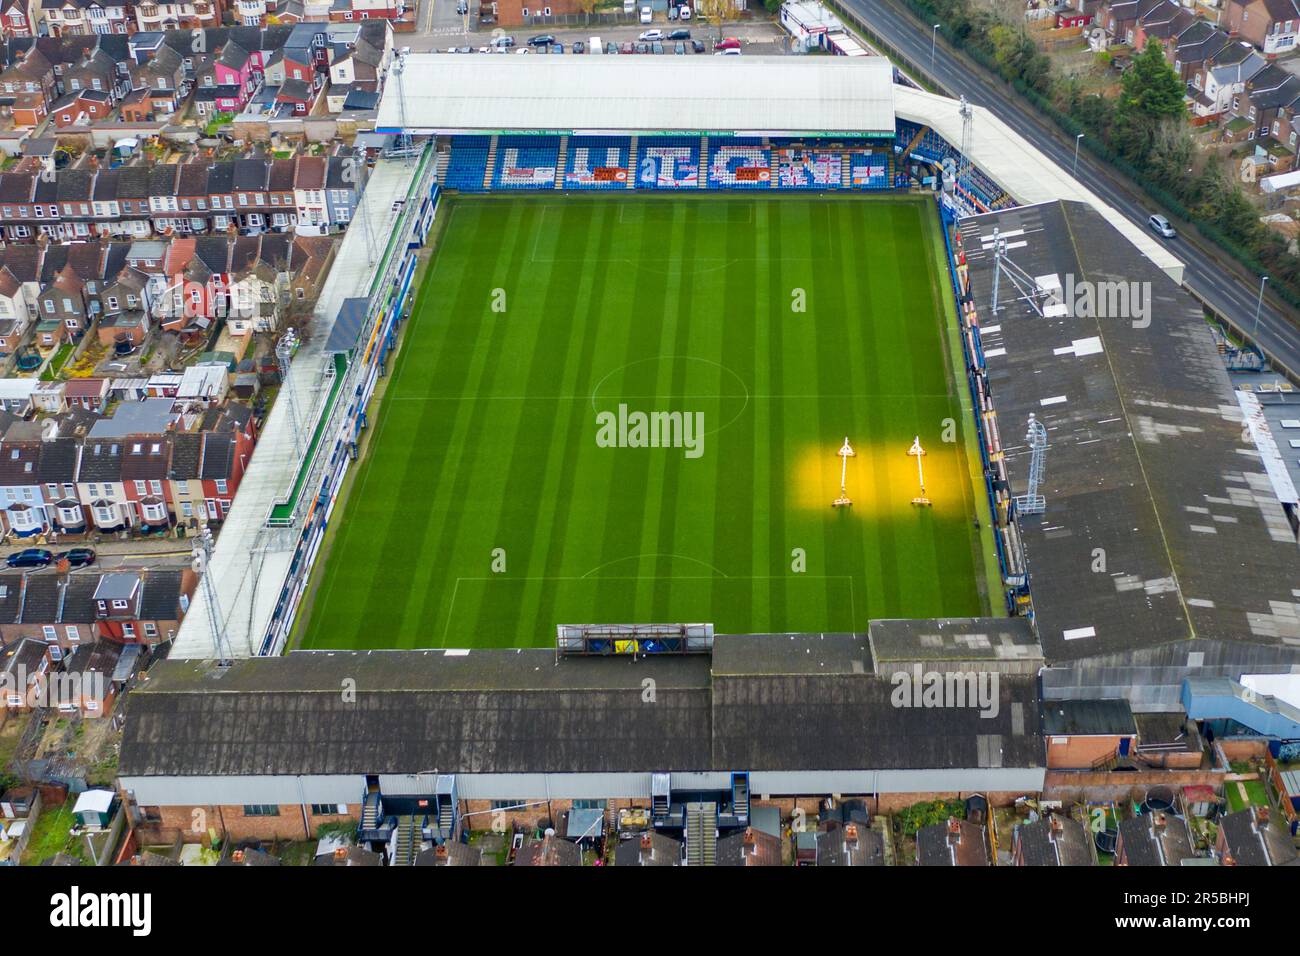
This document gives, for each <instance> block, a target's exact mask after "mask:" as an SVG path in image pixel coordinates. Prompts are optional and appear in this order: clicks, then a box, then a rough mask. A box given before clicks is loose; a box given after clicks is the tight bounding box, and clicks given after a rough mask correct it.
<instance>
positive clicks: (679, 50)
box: [673, 43, 686, 56]
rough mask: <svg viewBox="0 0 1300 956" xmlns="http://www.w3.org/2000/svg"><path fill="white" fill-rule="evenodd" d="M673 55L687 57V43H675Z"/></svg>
mask: <svg viewBox="0 0 1300 956" xmlns="http://www.w3.org/2000/svg"><path fill="white" fill-rule="evenodd" d="M673 53H675V54H676V55H677V56H685V55H686V44H685V43H674V44H673Z"/></svg>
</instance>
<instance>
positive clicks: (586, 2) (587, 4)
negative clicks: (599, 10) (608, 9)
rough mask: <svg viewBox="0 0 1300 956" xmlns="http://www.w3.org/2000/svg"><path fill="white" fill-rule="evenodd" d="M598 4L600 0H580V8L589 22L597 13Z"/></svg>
mask: <svg viewBox="0 0 1300 956" xmlns="http://www.w3.org/2000/svg"><path fill="white" fill-rule="evenodd" d="M598 6H600V0H578V9H579V10H581V11H582V12H583V15H584V16H585V18H586V21H587V22H588V23H590V22H591V15H592V14H593V13H595V11H596V7H598Z"/></svg>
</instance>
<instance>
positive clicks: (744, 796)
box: [731, 773, 749, 824]
mask: <svg viewBox="0 0 1300 956" xmlns="http://www.w3.org/2000/svg"><path fill="white" fill-rule="evenodd" d="M731 812H732V814H734V815H735V817H736V818H737V819H738V820H740V821H741V822H742V823H745V824H748V823H749V774H747V773H733V774H732V775H731Z"/></svg>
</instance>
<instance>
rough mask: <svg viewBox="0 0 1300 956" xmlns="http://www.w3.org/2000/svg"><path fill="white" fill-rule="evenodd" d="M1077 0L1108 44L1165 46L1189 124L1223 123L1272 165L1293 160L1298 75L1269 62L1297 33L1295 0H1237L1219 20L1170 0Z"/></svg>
mask: <svg viewBox="0 0 1300 956" xmlns="http://www.w3.org/2000/svg"><path fill="white" fill-rule="evenodd" d="M1078 2H1079V3H1080V4H1082V6H1079V7H1078V10H1085V11H1087V15H1088V16H1092V17H1094V18H1095V21H1096V23H1097V24H1098V26H1100V27H1101V28H1102V29H1103V30H1105V32H1106V34H1107V35H1108V36H1109V38H1110V39H1111V40H1112V41H1114V42H1117V43H1123V44H1126V45H1128V46H1131V47H1133V48H1134V49H1143V48H1145V47H1146V46H1147V44H1149V43H1156V44H1158V45H1159V46H1160V47H1162V48H1163V50H1164V53H1165V58H1166V59H1167V60H1168V61H1169V62H1170V63H1171V64H1172V65H1173V68H1174V70H1175V72H1177V73H1178V75H1179V77H1180V79H1182V80H1183V82H1184V83H1186V84H1187V105H1188V111H1189V113H1190V115H1191V117H1192V121H1193V122H1194V123H1197V124H1206V123H1212V122H1220V123H1223V124H1224V127H1225V129H1224V137H1225V139H1227V140H1228V141H1242V142H1256V143H1259V144H1260V145H1261V146H1262V147H1263V150H1264V155H1266V156H1267V160H1266V162H1267V164H1268V166H1269V167H1270V168H1271V169H1272V170H1275V171H1278V172H1282V171H1286V170H1288V169H1290V168H1291V167H1292V166H1293V165H1294V162H1295V155H1296V152H1297V145H1298V144H1300V130H1298V129H1297V128H1296V126H1294V125H1293V121H1294V120H1295V119H1296V116H1297V113H1298V112H1300V78H1297V77H1296V76H1294V75H1292V74H1291V73H1290V72H1288V71H1287V70H1286V69H1284V68H1283V67H1282V66H1280V65H1277V64H1275V63H1272V62H1270V61H1271V60H1272V59H1273V58H1274V56H1275V55H1277V54H1280V53H1285V52H1289V51H1290V49H1291V48H1292V47H1293V46H1294V43H1295V37H1296V36H1297V34H1300V6H1298V5H1297V3H1296V2H1294V0H1255V2H1252V3H1242V2H1235V0H1234V2H1232V3H1229V4H1228V5H1227V6H1226V7H1225V10H1224V15H1223V17H1222V22H1221V24H1220V25H1215V24H1212V23H1210V22H1209V21H1208V20H1204V19H1201V18H1199V17H1197V16H1196V15H1195V14H1194V13H1193V12H1191V11H1190V10H1188V9H1186V8H1184V7H1182V6H1180V5H1179V4H1178V3H1175V2H1172V0H1110V2H1101V3H1093V2H1089V0H1078ZM1063 16H1064V15H1063ZM1067 19H1068V18H1067Z"/></svg>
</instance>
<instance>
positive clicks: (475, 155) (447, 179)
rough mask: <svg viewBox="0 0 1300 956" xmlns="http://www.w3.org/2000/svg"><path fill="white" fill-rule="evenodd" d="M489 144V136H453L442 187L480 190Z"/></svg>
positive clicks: (472, 190)
mask: <svg viewBox="0 0 1300 956" xmlns="http://www.w3.org/2000/svg"><path fill="white" fill-rule="evenodd" d="M491 144H492V137H490V136H453V137H452V139H451V159H450V160H449V161H448V163H447V168H446V170H445V171H444V173H443V177H442V185H443V188H444V189H459V190H461V191H462V192H482V191H483V179H484V177H485V176H486V175H487V157H488V148H489V147H490V146H491Z"/></svg>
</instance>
